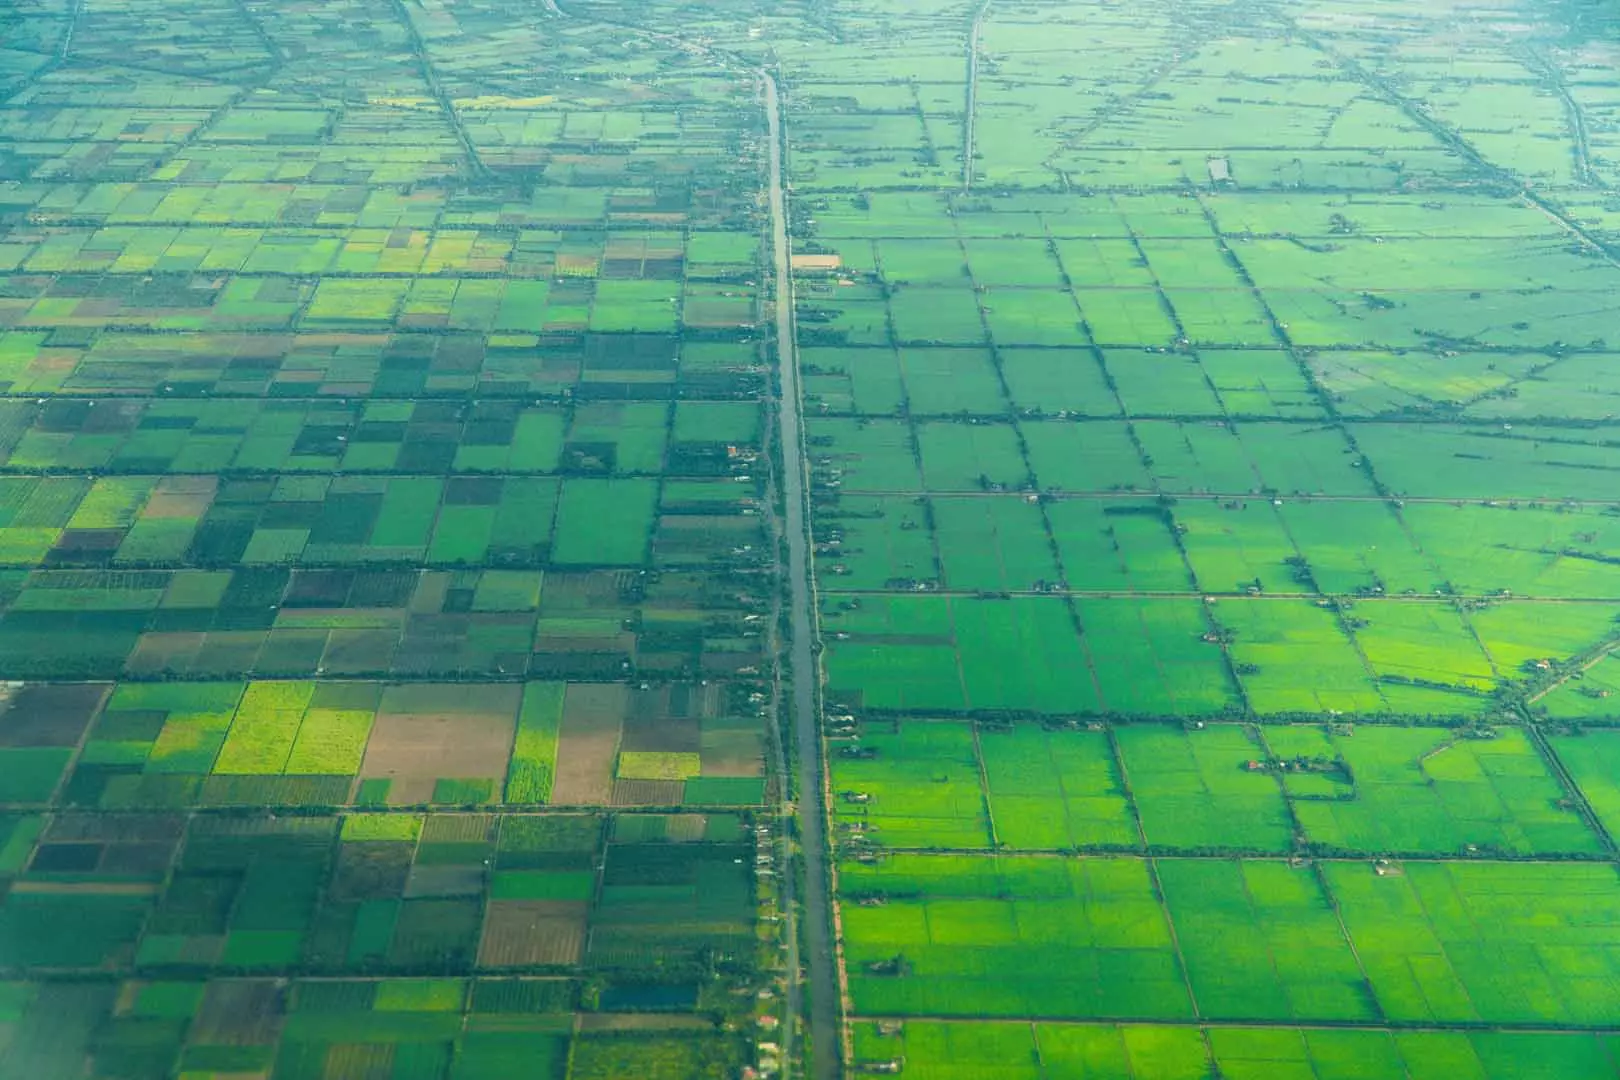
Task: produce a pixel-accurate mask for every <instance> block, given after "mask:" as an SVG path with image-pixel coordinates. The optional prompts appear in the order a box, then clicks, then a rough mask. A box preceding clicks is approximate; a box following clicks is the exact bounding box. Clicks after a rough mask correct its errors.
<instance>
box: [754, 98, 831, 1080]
mask: <svg viewBox="0 0 1620 1080" xmlns="http://www.w3.org/2000/svg"><path fill="white" fill-rule="evenodd" d="M760 82H761V84H762V85H763V87H764V90H765V117H766V123H767V125H768V128H767V130H768V139H769V141H770V153H769V162H770V191H769V196H768V202H769V205H770V214H771V258H772V262H773V264H774V267H775V275H776V297H775V299H776V359H777V378H778V383H779V385H778V388H777V397H776V415H777V431H778V433H779V434H780V436H781V439H780V445H781V451H782V502H783V507H784V515H783V516H784V518H785V522H784V532H785V533H786V539H787V546H788V567H787V577H788V595H789V609H790V611H789V620H790V638H789V642H788V654H787V670H788V682H789V685H790V687H791V690H792V695H793V697H792V707H791V710H790V712H791V715H792V718H793V735H794V752H795V754H796V755H797V758H798V760H797V763H796V764H797V766H798V777H799V784H798V807H797V809H798V815H797V820H798V827H799V853H800V856H801V858H802V859H803V865H804V896H803V898H802V908H801V910H802V911H803V912H804V919H803V920H802V921H801V924H800V925H801V926H802V928H803V939H804V946H805V951H806V952H807V953H809V956H808V958H807V960H808V963H807V968H808V981H809V991H810V1003H809V1004H810V1015H809V1026H810V1046H811V1048H812V1056H811V1069H810V1073H811V1075H812V1076H813V1077H815V1078H816V1080H837V1078H838V1077H839V1076H841V1075H842V1069H841V1067H840V1065H841V1060H840V1059H841V1057H842V1054H841V1052H840V1050H839V1048H840V1047H841V1045H842V1042H843V1040H842V1038H841V1037H840V1024H839V1021H838V1016H839V1007H838V1005H839V996H840V982H839V978H838V968H837V965H836V963H835V961H834V957H833V949H834V946H835V942H834V940H833V934H832V932H831V919H832V914H833V908H832V901H831V897H830V895H829V886H830V883H831V878H830V876H829V875H830V866H829V860H828V858H827V825H826V823H827V810H826V790H825V785H826V781H825V779H824V770H823V767H822V756H821V750H822V748H821V731H820V725H819V723H818V719H819V715H820V713H819V701H818V698H819V694H818V690H819V689H820V683H821V669H820V666H819V664H818V663H817V659H816V650H815V648H814V644H815V642H816V640H817V638H816V636H815V633H816V626H815V623H816V619H815V611H816V609H815V602H814V599H813V597H812V596H811V585H810V525H809V521H808V520H807V515H806V512H805V508H806V507H807V506H808V499H807V498H806V477H807V476H808V475H809V473H808V468H807V463H806V459H805V452H804V431H803V426H802V424H801V423H800V421H801V417H800V415H799V409H800V402H799V345H798V339H797V337H796V336H795V331H794V325H793V273H792V271H793V265H792V258H791V253H790V252H791V249H790V248H789V245H788V230H787V197H786V195H785V194H784V193H783V180H782V151H783V146H784V138H785V137H784V135H783V131H782V126H783V125H782V98H781V92H780V90H779V88H778V87H777V85H776V77H775V75H774V74H772V73H771V72H769V71H761V72H760ZM786 779H787V778H786V777H785V776H784V777H783V781H784V786H785V784H786ZM783 1056H784V1057H785V1058H791V1056H792V1055H791V1054H784V1055H783Z"/></svg>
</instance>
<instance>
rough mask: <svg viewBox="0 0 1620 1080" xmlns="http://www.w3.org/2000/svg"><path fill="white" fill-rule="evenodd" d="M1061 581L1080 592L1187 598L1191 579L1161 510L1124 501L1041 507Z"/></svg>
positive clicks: (1059, 503)
mask: <svg viewBox="0 0 1620 1080" xmlns="http://www.w3.org/2000/svg"><path fill="white" fill-rule="evenodd" d="M1043 509H1044V510H1045V512H1046V519H1047V521H1048V522H1050V523H1051V529H1052V538H1053V540H1054V541H1055V543H1056V544H1057V549H1058V555H1059V558H1060V559H1061V560H1062V563H1063V581H1064V582H1065V583H1066V584H1067V585H1068V587H1069V588H1071V589H1076V590H1079V591H1082V592H1109V591H1115V590H1119V591H1129V592H1188V593H1190V592H1192V591H1193V581H1192V576H1191V574H1190V573H1189V571H1188V569H1187V563H1186V560H1185V559H1184V558H1183V556H1182V553H1181V549H1180V548H1179V547H1178V546H1177V543H1176V538H1175V534H1174V532H1173V531H1172V530H1173V528H1174V526H1175V520H1174V519H1173V518H1172V517H1171V515H1170V512H1169V511H1167V510H1166V509H1165V508H1164V507H1162V506H1159V505H1157V504H1154V503H1149V502H1142V501H1135V500H1128V499H1107V500H1104V499H1056V500H1053V501H1051V502H1048V503H1046V504H1045V505H1044V507H1043Z"/></svg>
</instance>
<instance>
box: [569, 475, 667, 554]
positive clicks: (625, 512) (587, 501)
mask: <svg viewBox="0 0 1620 1080" xmlns="http://www.w3.org/2000/svg"><path fill="white" fill-rule="evenodd" d="M657 506H658V482H657V481H656V480H639V479H617V480H589V479H569V480H566V481H564V482H563V487H562V498H561V501H560V502H559V504H558V508H557V533H556V538H555V540H554V541H553V543H552V550H551V558H552V561H553V562H556V563H560V564H565V565H574V566H639V565H640V564H641V563H643V562H644V561H645V560H646V558H647V545H648V538H649V536H650V535H651V534H652V526H653V520H654V517H655V515H656V512H657Z"/></svg>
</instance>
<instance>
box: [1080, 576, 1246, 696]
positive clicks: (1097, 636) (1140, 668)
mask: <svg viewBox="0 0 1620 1080" xmlns="http://www.w3.org/2000/svg"><path fill="white" fill-rule="evenodd" d="M1075 609H1076V611H1077V612H1078V613H1079V615H1080V625H1081V627H1082V628H1083V629H1084V631H1085V637H1084V639H1083V640H1084V643H1085V647H1086V652H1087V654H1088V655H1089V656H1090V657H1091V666H1092V671H1093V673H1094V674H1095V676H1096V679H1097V692H1098V694H1099V696H1100V698H1101V708H1102V710H1103V711H1104V712H1106V713H1109V714H1112V715H1115V716H1151V717H1160V716H1211V715H1216V714H1219V713H1223V712H1228V711H1230V710H1232V709H1234V708H1236V707H1237V703H1238V700H1239V699H1238V695H1237V687H1236V685H1235V684H1234V683H1233V681H1232V673H1231V671H1230V669H1229V668H1228V666H1227V662H1226V657H1225V655H1224V654H1223V653H1222V651H1221V642H1220V640H1219V637H1218V636H1217V635H1216V634H1215V632H1214V631H1212V630H1211V629H1210V621H1209V617H1208V615H1207V614H1206V613H1205V611H1204V605H1203V603H1202V602H1200V601H1197V600H1180V599H1164V598H1158V597H1155V598H1152V599H1140V600H1136V599H1125V598H1119V597H1110V598H1106V599H1092V598H1082V599H1078V600H1076V602H1075Z"/></svg>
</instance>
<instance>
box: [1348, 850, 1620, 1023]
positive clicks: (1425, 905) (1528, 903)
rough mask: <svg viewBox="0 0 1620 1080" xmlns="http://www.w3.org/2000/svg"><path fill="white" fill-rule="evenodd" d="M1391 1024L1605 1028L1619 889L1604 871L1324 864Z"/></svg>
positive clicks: (1612, 996) (1619, 944)
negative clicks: (1506, 1024) (1376, 871)
mask: <svg viewBox="0 0 1620 1080" xmlns="http://www.w3.org/2000/svg"><path fill="white" fill-rule="evenodd" d="M1324 871H1325V873H1326V877H1327V881H1328V885H1329V887H1330V888H1331V890H1332V892H1333V895H1334V898H1335V899H1336V901H1337V903H1338V907H1339V911H1340V914H1341V916H1342V917H1343V920H1344V925H1345V927H1346V929H1347V930H1348V931H1349V933H1350V940H1351V943H1352V944H1353V945H1354V946H1355V948H1356V954H1357V956H1359V957H1360V959H1361V963H1362V966H1363V968H1364V969H1365V970H1366V972H1367V977H1368V979H1369V980H1370V981H1371V983H1372V987H1373V991H1374V993H1375V994H1376V995H1377V998H1378V1003H1379V1005H1380V1007H1381V1008H1382V1010H1383V1013H1384V1015H1385V1016H1386V1017H1388V1018H1389V1019H1390V1020H1396V1021H1406V1022H1418V1023H1433V1022H1452V1021H1459V1022H1480V1021H1484V1022H1489V1023H1525V1024H1533V1023H1560V1024H1591V1025H1611V1024H1613V1023H1614V1021H1615V1017H1616V1016H1620V989H1617V987H1620V978H1617V975H1616V971H1617V969H1620V883H1617V881H1616V878H1615V872H1614V868H1613V867H1612V866H1608V865H1593V864H1580V863H1566V864H1547V863H1543V864H1541V865H1535V866H1531V865H1523V864H1517V863H1473V862H1467V863H1455V862H1453V863H1421V862H1409V863H1404V864H1399V865H1397V866H1394V867H1393V868H1385V869H1384V870H1383V871H1381V872H1378V873H1375V872H1374V868H1373V867H1371V866H1368V865H1367V864H1365V863H1348V862H1347V863H1329V864H1325V867H1324Z"/></svg>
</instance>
